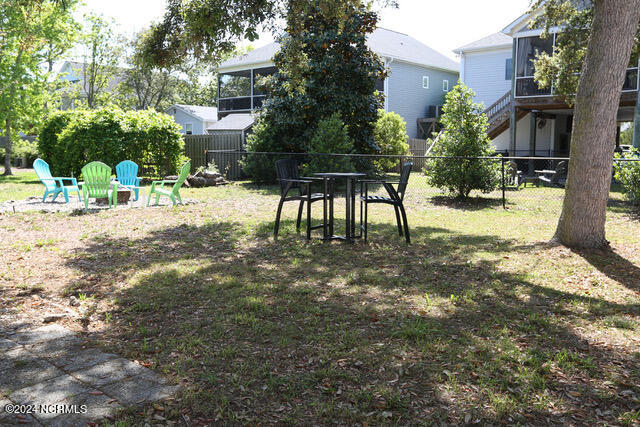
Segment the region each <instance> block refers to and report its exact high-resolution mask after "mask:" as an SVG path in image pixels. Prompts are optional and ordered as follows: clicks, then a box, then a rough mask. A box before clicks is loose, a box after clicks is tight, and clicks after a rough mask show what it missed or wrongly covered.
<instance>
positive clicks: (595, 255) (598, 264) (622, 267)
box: [575, 249, 640, 292]
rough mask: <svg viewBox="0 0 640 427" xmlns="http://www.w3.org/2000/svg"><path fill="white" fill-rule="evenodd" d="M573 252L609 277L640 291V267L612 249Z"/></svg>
mask: <svg viewBox="0 0 640 427" xmlns="http://www.w3.org/2000/svg"><path fill="white" fill-rule="evenodd" d="M575 252H576V253H577V254H578V255H580V256H581V257H583V258H584V259H585V260H587V261H588V262H589V264H591V265H592V266H594V267H595V268H596V269H598V271H600V272H601V273H603V274H604V275H606V276H607V277H609V278H610V279H612V280H615V281H617V282H619V283H621V284H622V285H624V286H626V287H627V288H629V289H631V290H633V291H636V292H640V267H638V266H637V265H636V264H634V263H632V262H630V261H629V260H628V259H626V258H624V257H622V256H620V255H618V254H617V253H616V252H615V251H614V250H613V249H605V250H583V251H575Z"/></svg>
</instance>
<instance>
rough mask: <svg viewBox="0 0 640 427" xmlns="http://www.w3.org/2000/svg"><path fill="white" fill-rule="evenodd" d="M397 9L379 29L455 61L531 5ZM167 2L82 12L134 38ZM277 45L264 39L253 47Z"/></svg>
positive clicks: (405, 3)
mask: <svg viewBox="0 0 640 427" xmlns="http://www.w3.org/2000/svg"><path fill="white" fill-rule="evenodd" d="M398 2H399V6H400V7H399V8H398V9H390V8H388V9H385V10H383V11H382V13H381V20H380V23H379V25H380V26H381V27H384V28H388V29H390V30H394V31H399V32H401V33H405V34H408V35H409V36H411V37H413V38H415V39H417V40H419V41H421V42H422V43H424V44H426V45H428V46H430V47H431V48H433V49H435V50H437V51H439V52H441V53H443V54H445V55H447V56H449V57H451V58H455V55H454V54H453V52H452V50H453V49H455V48H457V47H460V46H463V45H465V44H467V43H471V42H473V41H475V40H478V39H480V38H482V37H485V36H488V35H490V34H493V33H496V32H498V31H500V30H502V29H503V28H504V27H506V26H507V25H508V24H510V23H511V22H512V21H513V20H514V19H516V18H517V17H519V16H520V15H521V14H522V13H524V12H525V11H526V10H527V8H528V6H529V0H484V1H478V0H398ZM164 6H165V1H164V0H85V6H84V8H83V9H84V10H92V11H94V12H98V13H101V14H103V15H105V16H106V17H111V18H113V19H114V20H115V22H116V23H117V24H118V30H119V32H121V33H123V34H125V35H128V36H129V35H131V34H133V33H134V32H137V31H140V30H142V29H144V28H146V27H148V26H149V24H150V23H151V22H153V21H157V20H160V19H161V18H162V15H163V12H164ZM271 41H273V38H272V36H271V34H270V33H261V37H260V39H259V40H258V41H255V42H253V43H252V44H253V46H254V47H261V46H264V45H265V44H268V43H270V42H271Z"/></svg>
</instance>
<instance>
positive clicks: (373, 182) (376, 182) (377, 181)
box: [358, 179, 400, 184]
mask: <svg viewBox="0 0 640 427" xmlns="http://www.w3.org/2000/svg"><path fill="white" fill-rule="evenodd" d="M358 182H364V183H366V184H400V181H385V180H383V179H359V180H358Z"/></svg>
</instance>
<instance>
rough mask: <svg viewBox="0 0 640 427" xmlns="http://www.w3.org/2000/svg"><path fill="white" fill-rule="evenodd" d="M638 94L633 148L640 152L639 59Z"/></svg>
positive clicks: (639, 71) (639, 70)
mask: <svg viewBox="0 0 640 427" xmlns="http://www.w3.org/2000/svg"><path fill="white" fill-rule="evenodd" d="M637 86H638V92H637V94H636V110H635V114H634V116H633V148H635V149H636V150H640V59H638V83H637Z"/></svg>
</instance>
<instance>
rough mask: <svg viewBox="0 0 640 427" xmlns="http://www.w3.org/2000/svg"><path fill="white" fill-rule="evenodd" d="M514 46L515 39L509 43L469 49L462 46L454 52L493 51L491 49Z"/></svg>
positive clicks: (503, 48) (462, 53)
mask: <svg viewBox="0 0 640 427" xmlns="http://www.w3.org/2000/svg"><path fill="white" fill-rule="evenodd" d="M512 47H513V41H512V42H511V43H508V44H498V45H493V46H480V47H472V48H469V49H464V48H460V49H456V50H454V51H453V53H457V54H458V55H464V54H466V53H476V52H491V51H496V52H499V51H501V50H508V49H511V48H512Z"/></svg>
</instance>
